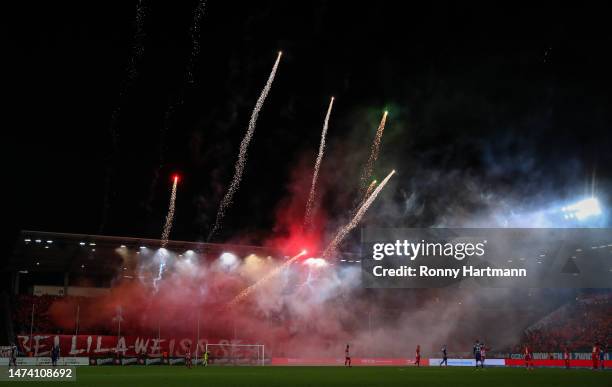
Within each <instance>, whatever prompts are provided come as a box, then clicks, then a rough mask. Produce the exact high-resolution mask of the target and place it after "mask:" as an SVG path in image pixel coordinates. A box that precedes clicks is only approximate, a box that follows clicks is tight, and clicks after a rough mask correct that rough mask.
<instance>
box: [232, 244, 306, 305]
mask: <svg viewBox="0 0 612 387" xmlns="http://www.w3.org/2000/svg"><path fill="white" fill-rule="evenodd" d="M306 254H307V252H306V250H303V251H302V252H301V253H299V254H298V255H296V256H293V257H291V258H289V259H288V260H286V261H285V262H284V263H283V264H282V265H280V266H277V267H275V268H274V269H272V270H270V271H269V272H268V273H266V275H265V276H263V277H262V278H261V279H259V281H257V282H255V283H254V284H253V285H251V286H249V287H247V288H245V289H244V290H242V291H241V292H240V293H239V294H238V295H237V296H236V297H234V299H233V300H232V301H230V302H229V304H228V306H229V307H233V306H235V305H236V304H238V303H239V302H240V301H242V300H243V299H245V298H246V297H248V296H249V294H251V293H252V292H253V291H255V290H256V289H257V288H259V287H261V286H262V285H264V284H265V283H267V282H268V281H270V280H271V279H272V278H274V277H276V276H277V275H279V274H280V273H282V271H283V270H285V269H286V268H288V267H289V266H291V264H292V263H293V262H295V261H297V259H298V258H300V257H302V256H304V255H306Z"/></svg>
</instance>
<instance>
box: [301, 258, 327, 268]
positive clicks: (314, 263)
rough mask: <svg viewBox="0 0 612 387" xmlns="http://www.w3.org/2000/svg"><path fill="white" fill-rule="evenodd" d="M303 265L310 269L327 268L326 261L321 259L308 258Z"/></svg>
mask: <svg viewBox="0 0 612 387" xmlns="http://www.w3.org/2000/svg"><path fill="white" fill-rule="evenodd" d="M303 264H304V265H308V266H310V267H316V268H320V267H325V266H327V261H326V260H325V259H323V258H314V257H310V258H307V259H305V260H304V263H303Z"/></svg>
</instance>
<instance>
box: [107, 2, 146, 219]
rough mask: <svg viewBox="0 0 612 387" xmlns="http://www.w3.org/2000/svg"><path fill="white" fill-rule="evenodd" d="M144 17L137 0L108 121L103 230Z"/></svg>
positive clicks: (140, 51) (140, 52)
mask: <svg viewBox="0 0 612 387" xmlns="http://www.w3.org/2000/svg"><path fill="white" fill-rule="evenodd" d="M145 18H146V7H145V5H144V0H138V3H137V4H136V18H135V19H134V42H133V45H132V50H131V53H130V57H129V59H128V64H127V68H126V78H125V79H124V80H123V82H122V85H121V88H120V90H119V101H118V102H117V105H115V107H114V108H113V111H112V113H111V119H110V123H109V125H108V131H109V133H110V137H111V144H112V150H111V153H110V155H109V156H108V161H107V167H106V177H105V179H104V204H103V209H102V221H101V222H100V231H103V230H104V227H105V226H106V221H107V217H108V211H109V209H110V201H111V191H112V190H111V185H112V180H113V174H114V173H113V172H114V169H115V163H116V162H117V160H116V159H117V156H118V153H119V132H118V130H117V126H118V124H119V115H120V113H121V108H122V106H123V105H124V104H125V102H126V97H127V94H128V92H129V90H130V88H131V87H132V84H133V83H134V80H135V79H136V78H137V77H138V64H139V62H140V60H141V58H142V55H143V53H144V40H145V37H146V33H145V30H144V22H145Z"/></svg>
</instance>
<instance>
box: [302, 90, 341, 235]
mask: <svg viewBox="0 0 612 387" xmlns="http://www.w3.org/2000/svg"><path fill="white" fill-rule="evenodd" d="M333 104H334V97H331V100H330V101H329V107H328V108H327V114H326V115H325V120H324V121H323V130H322V131H321V142H320V144H319V154H318V156H317V161H316V162H315V167H314V172H313V173H312V185H311V186H310V194H309V195H308V202H307V203H306V213H305V215H304V228H308V227H309V226H310V224H311V223H312V213H313V206H314V201H315V196H316V187H317V178H318V177H319V168H321V161H322V160H323V153H324V152H325V137H326V136H327V127H328V124H329V116H330V115H331V111H332V106H333Z"/></svg>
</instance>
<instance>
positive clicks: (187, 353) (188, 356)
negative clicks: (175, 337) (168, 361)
mask: <svg viewBox="0 0 612 387" xmlns="http://www.w3.org/2000/svg"><path fill="white" fill-rule="evenodd" d="M185 365H186V366H187V368H191V346H190V345H189V344H187V349H186V350H185Z"/></svg>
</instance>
